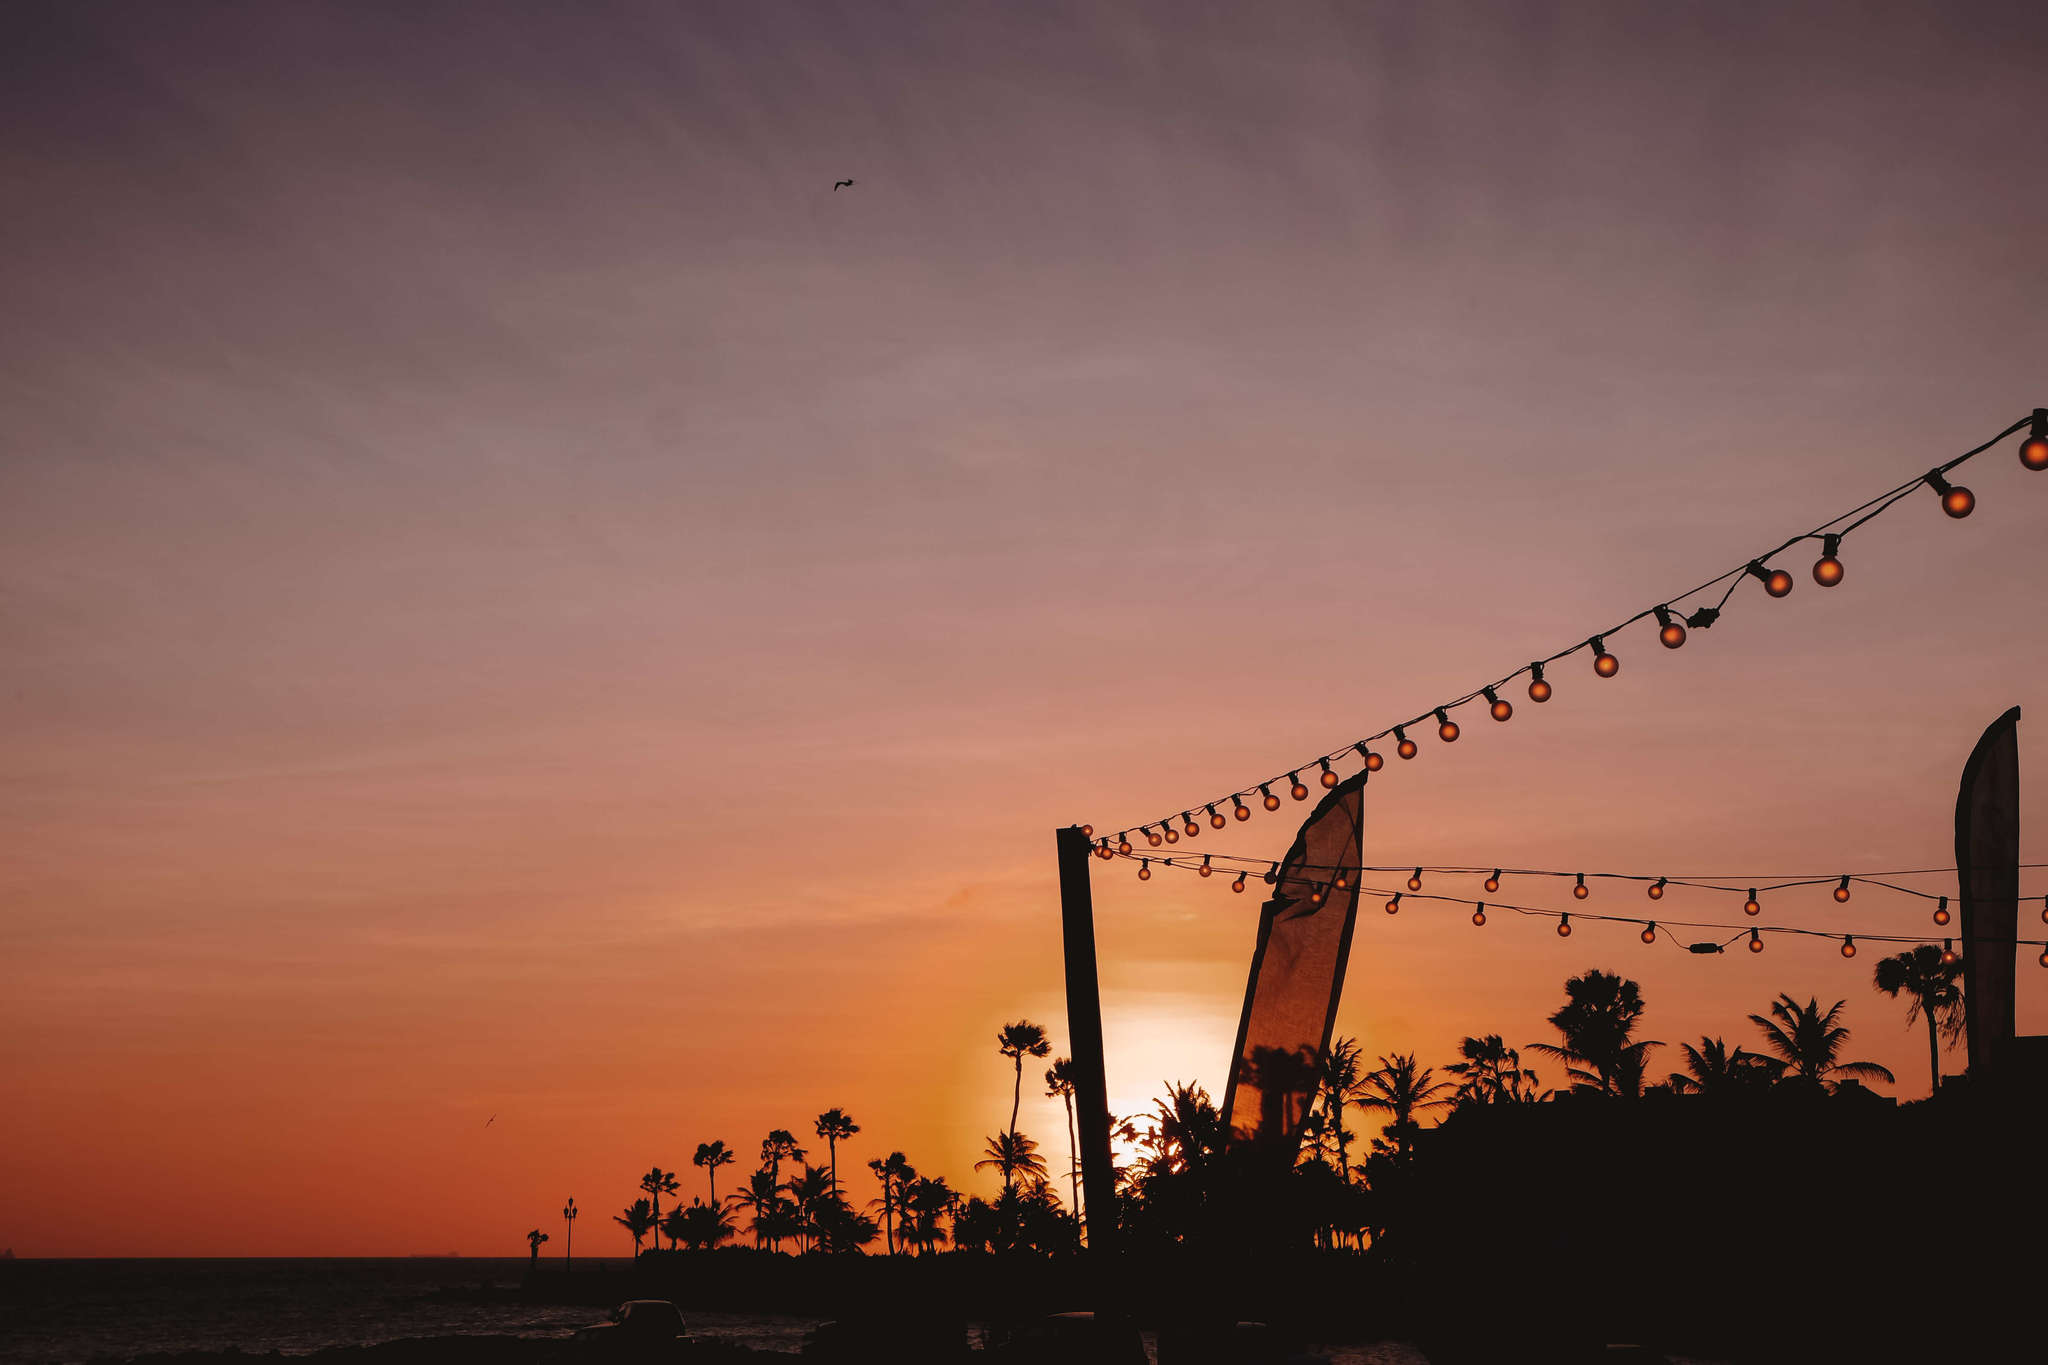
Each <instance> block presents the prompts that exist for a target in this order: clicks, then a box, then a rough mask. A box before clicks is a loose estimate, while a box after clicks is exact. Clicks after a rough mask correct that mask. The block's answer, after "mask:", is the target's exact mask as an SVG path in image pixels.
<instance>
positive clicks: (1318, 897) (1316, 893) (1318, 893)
mask: <svg viewBox="0 0 2048 1365" xmlns="http://www.w3.org/2000/svg"><path fill="white" fill-rule="evenodd" d="M1308 903H1309V904H1310V905H1321V904H1322V903H1323V888H1321V887H1320V886H1319V887H1317V888H1316V889H1315V890H1313V891H1311V892H1309V893H1308Z"/></svg>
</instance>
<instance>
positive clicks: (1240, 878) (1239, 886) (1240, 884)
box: [1230, 872, 1244, 895]
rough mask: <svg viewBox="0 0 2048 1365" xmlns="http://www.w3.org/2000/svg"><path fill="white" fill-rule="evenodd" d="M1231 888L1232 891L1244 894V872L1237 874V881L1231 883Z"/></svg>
mask: <svg viewBox="0 0 2048 1365" xmlns="http://www.w3.org/2000/svg"><path fill="white" fill-rule="evenodd" d="M1230 889H1231V890H1232V891H1235V892H1238V893H1239V894H1240V895H1242V894H1243V892H1244V873H1242V872H1240V873H1238V874H1237V880H1236V881H1234V882H1232V883H1231V884H1230Z"/></svg>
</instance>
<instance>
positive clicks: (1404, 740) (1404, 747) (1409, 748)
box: [1394, 725, 1415, 758]
mask: <svg viewBox="0 0 2048 1365" xmlns="http://www.w3.org/2000/svg"><path fill="white" fill-rule="evenodd" d="M1394 738H1395V739H1398V740H1399V741H1401V742H1400V743H1399V744H1396V745H1395V746H1394V752H1395V753H1397V754H1399V755H1401V757H1403V758H1413V757H1415V741H1414V740H1412V739H1410V738H1408V735H1407V732H1406V731H1405V730H1404V729H1403V728H1402V727H1401V726H1399V725H1396V726H1395V727H1394Z"/></svg>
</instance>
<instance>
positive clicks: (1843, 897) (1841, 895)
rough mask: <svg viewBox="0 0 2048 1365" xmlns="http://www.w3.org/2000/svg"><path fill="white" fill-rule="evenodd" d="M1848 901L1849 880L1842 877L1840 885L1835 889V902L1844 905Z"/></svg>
mask: <svg viewBox="0 0 2048 1365" xmlns="http://www.w3.org/2000/svg"><path fill="white" fill-rule="evenodd" d="M1848 899H1849V879H1848V878H1847V877H1844V878H1842V884H1841V885H1840V886H1838V887H1836V888H1835V900H1836V902H1837V903H1838V904H1846V903H1847V902H1848Z"/></svg>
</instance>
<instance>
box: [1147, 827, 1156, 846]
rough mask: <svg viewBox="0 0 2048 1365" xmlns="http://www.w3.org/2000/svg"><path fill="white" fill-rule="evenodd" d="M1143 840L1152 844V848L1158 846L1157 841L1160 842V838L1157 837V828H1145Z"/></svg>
mask: <svg viewBox="0 0 2048 1365" xmlns="http://www.w3.org/2000/svg"><path fill="white" fill-rule="evenodd" d="M1145 842H1146V843H1148V844H1150V845H1152V847H1154V848H1157V847H1159V843H1160V839H1159V831H1158V830H1156V829H1148V830H1146V831H1145Z"/></svg>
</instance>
